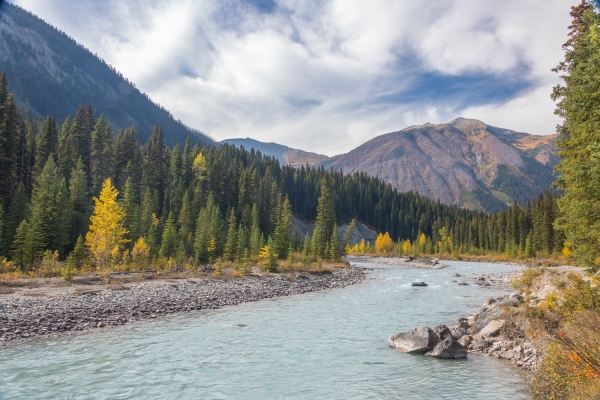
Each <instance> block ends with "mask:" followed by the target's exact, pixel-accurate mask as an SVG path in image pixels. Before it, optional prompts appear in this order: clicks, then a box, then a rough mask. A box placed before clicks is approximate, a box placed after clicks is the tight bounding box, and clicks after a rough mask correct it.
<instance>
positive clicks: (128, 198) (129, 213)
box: [121, 178, 140, 245]
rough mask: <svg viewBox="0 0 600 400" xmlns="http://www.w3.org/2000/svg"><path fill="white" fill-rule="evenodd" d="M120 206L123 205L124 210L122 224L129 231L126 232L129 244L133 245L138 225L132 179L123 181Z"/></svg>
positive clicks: (137, 233) (137, 235) (136, 236)
mask: <svg viewBox="0 0 600 400" xmlns="http://www.w3.org/2000/svg"><path fill="white" fill-rule="evenodd" d="M121 207H123V211H125V218H124V219H123V226H124V227H125V229H127V231H128V232H129V233H128V234H127V239H129V244H130V245H133V243H135V242H136V241H137V239H138V238H139V237H140V232H139V226H136V225H137V224H136V223H135V222H136V221H135V219H136V211H137V208H138V207H137V204H136V197H135V191H134V189H133V182H132V179H131V178H129V179H127V181H126V182H125V189H124V190H123V199H122V200H121Z"/></svg>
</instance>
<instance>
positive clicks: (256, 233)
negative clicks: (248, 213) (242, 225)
mask: <svg viewBox="0 0 600 400" xmlns="http://www.w3.org/2000/svg"><path fill="white" fill-rule="evenodd" d="M262 247H263V236H262V233H261V231H260V220H259V217H258V207H257V206H256V204H254V206H253V207H252V228H251V230H250V254H251V255H253V256H258V255H259V253H260V249H261V248H262Z"/></svg>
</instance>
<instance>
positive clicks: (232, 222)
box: [223, 208, 238, 261]
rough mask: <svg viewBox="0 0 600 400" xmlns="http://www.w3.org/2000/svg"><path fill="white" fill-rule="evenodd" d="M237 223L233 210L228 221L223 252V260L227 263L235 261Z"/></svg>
mask: <svg viewBox="0 0 600 400" xmlns="http://www.w3.org/2000/svg"><path fill="white" fill-rule="evenodd" d="M237 241H238V238H237V221H236V218H235V209H233V208H232V209H231V212H230V213H229V219H228V228H227V240H226V241H225V248H224V250H223V258H224V259H225V260H228V261H233V260H235V256H236V246H237Z"/></svg>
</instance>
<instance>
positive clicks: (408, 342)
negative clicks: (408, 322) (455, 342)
mask: <svg viewBox="0 0 600 400" xmlns="http://www.w3.org/2000/svg"><path fill="white" fill-rule="evenodd" d="M388 340H389V342H390V345H391V346H392V347H394V348H396V349H398V350H400V351H402V352H404V353H416V352H421V353H422V352H426V351H429V350H431V349H433V348H434V347H435V345H436V344H437V343H438V336H437V335H436V333H435V332H434V331H433V330H432V329H431V328H429V327H427V326H419V327H417V328H414V329H411V330H409V331H406V332H400V333H398V334H397V335H394V336H390V338H389V339H388Z"/></svg>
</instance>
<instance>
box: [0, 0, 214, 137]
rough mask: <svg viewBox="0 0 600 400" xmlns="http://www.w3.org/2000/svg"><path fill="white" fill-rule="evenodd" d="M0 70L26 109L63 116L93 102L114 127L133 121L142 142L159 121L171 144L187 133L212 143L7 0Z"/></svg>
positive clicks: (1, 20) (1, 7) (0, 28)
mask: <svg viewBox="0 0 600 400" xmlns="http://www.w3.org/2000/svg"><path fill="white" fill-rule="evenodd" d="M0 71H6V72H7V73H8V74H9V76H10V77H11V82H10V89H11V90H12V91H13V92H14V93H15V99H16V101H17V104H18V106H19V107H25V110H26V111H27V113H28V114H31V115H34V116H37V117H40V118H41V117H43V116H46V115H54V116H55V117H56V118H57V120H58V121H59V122H62V121H64V119H65V118H66V117H67V116H68V115H69V114H72V113H73V110H77V108H78V107H79V106H80V105H82V104H91V105H92V107H93V108H94V109H95V110H97V111H98V112H99V113H102V114H104V115H105V116H106V118H107V119H110V120H111V122H112V124H113V127H114V128H115V129H119V128H126V127H129V126H132V125H134V126H135V127H136V129H137V130H138V132H139V139H140V141H142V142H145V141H146V140H147V139H148V137H149V132H151V130H152V126H153V125H154V123H155V122H158V124H160V125H162V126H163V127H164V129H165V131H166V132H168V134H167V135H166V137H165V142H166V143H167V144H169V145H171V146H173V145H175V143H180V144H182V145H183V143H184V141H185V139H186V137H188V136H190V137H192V138H193V139H194V140H199V141H200V142H202V144H203V145H209V144H211V143H212V140H211V139H210V138H208V137H207V136H206V135H204V134H202V133H201V132H199V131H196V130H193V129H191V128H189V127H187V126H185V125H184V124H182V123H181V121H176V120H175V119H174V118H173V116H172V115H171V113H170V112H169V111H167V110H166V109H164V108H163V107H161V106H160V105H158V104H156V103H154V102H152V100H151V99H150V98H149V97H148V96H147V95H145V94H143V93H141V92H140V91H139V90H138V89H137V88H136V87H135V85H134V84H133V83H131V82H129V81H128V80H127V79H126V78H125V77H123V76H122V75H121V74H120V73H119V72H118V71H116V70H115V69H114V68H113V67H111V66H109V65H107V64H106V63H105V62H104V61H103V60H101V59H99V58H98V57H97V56H96V55H94V54H92V53H91V52H90V51H89V50H87V49H86V48H84V47H83V46H81V45H80V44H78V43H77V42H76V41H75V40H73V39H72V38H70V37H68V36H67V35H66V34H65V33H63V32H60V31H59V30H57V29H56V28H54V27H52V26H50V25H49V24H47V23H46V22H44V21H43V20H41V19H39V18H38V17H36V16H35V15H33V14H31V13H29V12H28V11H25V10H23V9H22V8H20V7H18V6H15V5H12V4H9V3H7V2H6V1H2V2H0Z"/></svg>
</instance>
